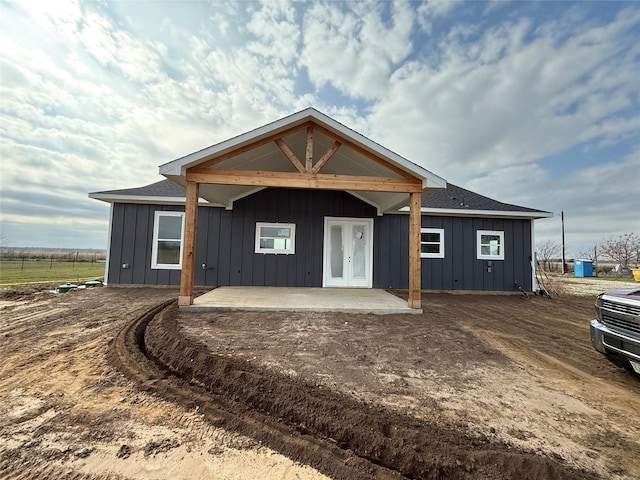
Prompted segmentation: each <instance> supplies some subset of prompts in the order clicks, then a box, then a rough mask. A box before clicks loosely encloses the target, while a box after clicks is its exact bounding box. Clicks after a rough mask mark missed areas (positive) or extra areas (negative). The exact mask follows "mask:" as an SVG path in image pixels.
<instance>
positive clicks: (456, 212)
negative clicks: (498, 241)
mask: <svg viewBox="0 0 640 480" xmlns="http://www.w3.org/2000/svg"><path fill="white" fill-rule="evenodd" d="M399 212H400V213H409V207H402V208H401V209H400V210H399ZM420 213H422V214H429V215H435V216H450V217H508V218H531V219H536V218H549V217H553V213H551V212H535V213H534V212H512V211H508V210H462V209H457V208H427V207H422V208H421V209H420Z"/></svg>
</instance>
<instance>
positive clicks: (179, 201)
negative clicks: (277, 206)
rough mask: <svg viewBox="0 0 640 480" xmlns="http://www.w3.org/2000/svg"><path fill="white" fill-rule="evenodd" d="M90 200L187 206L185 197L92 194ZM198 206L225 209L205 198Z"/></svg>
mask: <svg viewBox="0 0 640 480" xmlns="http://www.w3.org/2000/svg"><path fill="white" fill-rule="evenodd" d="M89 198H93V199H95V200H101V201H103V202H107V203H142V204H153V205H185V204H186V203H187V199H186V198H185V197H149V196H145V195H115V194H94V193H90V194H89ZM198 204H199V205H202V206H209V207H223V206H224V205H222V204H217V203H211V202H208V201H207V200H205V199H204V198H199V199H198Z"/></svg>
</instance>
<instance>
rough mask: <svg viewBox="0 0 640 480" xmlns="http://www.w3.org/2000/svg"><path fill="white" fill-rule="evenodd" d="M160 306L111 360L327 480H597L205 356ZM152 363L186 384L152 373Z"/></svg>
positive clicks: (125, 336) (119, 341) (120, 340)
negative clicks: (313, 469) (330, 478)
mask: <svg viewBox="0 0 640 480" xmlns="http://www.w3.org/2000/svg"><path fill="white" fill-rule="evenodd" d="M175 311H176V309H175V307H170V308H160V307H159V308H158V309H154V310H152V311H150V312H148V313H147V314H146V315H144V316H143V317H142V318H141V319H139V321H136V322H133V323H131V324H130V325H129V326H127V327H126V328H125V329H124V330H123V331H122V332H121V333H120V334H119V335H118V337H117V338H116V341H115V342H114V345H113V349H112V356H111V359H112V361H113V362H114V364H116V365H117V366H118V368H121V369H122V370H123V371H124V372H125V373H126V374H127V376H129V377H130V378H132V379H135V380H136V381H138V382H140V383H141V384H142V385H144V386H145V387H146V388H147V389H149V390H150V391H155V392H156V393H158V394H160V395H162V396H164V397H165V398H168V399H170V400H172V401H176V402H178V403H181V404H185V405H187V406H189V407H192V408H193V407H198V408H199V409H200V411H201V412H203V413H204V414H205V417H206V418H207V419H208V420H209V421H210V422H212V424H213V425H216V426H222V427H224V428H226V429H231V430H234V431H237V432H239V433H241V434H244V435H249V436H251V437H253V438H254V439H256V440H257V441H259V442H260V443H261V444H264V445H267V446H269V447H271V448H273V449H275V450H277V451H279V452H281V453H283V454H284V455H286V456H289V457H290V458H292V459H293V460H296V461H300V462H303V463H306V464H308V465H311V466H313V467H314V468H317V469H318V470H320V471H322V472H324V473H326V474H328V475H330V476H332V477H333V478H345V479H355V478H358V479H360V478H399V477H406V478H446V479H461V480H463V479H498V478H500V479H502V478H518V479H523V480H526V479H538V478H546V479H549V480H553V479H558V480H559V479H585V480H586V479H595V478H597V477H596V476H594V475H592V474H589V473H585V472H582V471H577V470H574V469H571V468H568V467H566V466H564V465H562V464H561V463H559V462H557V461H555V460H553V459H550V458H547V457H542V456H538V455H534V454H532V453H529V452H525V451H521V450H517V449H514V448H513V447H511V446H508V445H505V444H500V443H495V442H490V441H489V440H488V439H487V438H486V437H483V436H472V435H470V434H467V433H465V432H461V431H459V430H457V429H454V428H448V427H446V426H442V425H435V424H431V423H428V422H425V421H420V420H418V419H416V418H413V417H408V416H405V415H402V414H399V413H395V412H392V411H390V410H387V409H384V408H383V407H379V406H374V405H372V404H366V403H363V402H359V401H357V400H354V399H352V398H347V397H346V396H344V395H342V394H340V393H338V392H335V391H329V390H328V389H326V388H321V387H318V386H314V385H309V384H306V383H304V382H302V381H298V380H296V379H292V378H288V377H285V376H282V375H278V374H274V373H273V372H267V371H265V370H264V369H261V368H259V367H258V366H257V365H254V364H251V363H250V362H246V361H242V360H238V359H234V358H230V357H222V356H220V355H214V354H211V353H210V352H209V351H208V350H207V349H206V347H203V346H201V345H194V344H193V342H191V341H187V340H185V339H184V338H183V337H181V335H180V333H179V328H178V326H177V322H176V320H175ZM145 356H148V357H150V358H152V359H153V360H154V361H155V362H157V363H158V364H159V365H162V366H163V367H164V368H166V369H167V370H168V371H169V372H171V373H173V374H175V375H178V376H179V377H180V378H182V379H184V380H185V381H186V382H189V383H186V382H185V381H180V380H178V379H177V378H175V377H172V376H168V375H167V374H166V373H165V372H162V371H161V370H159V369H158V368H157V367H156V366H154V365H151V364H150V363H149V362H148V361H147V359H146V358H145Z"/></svg>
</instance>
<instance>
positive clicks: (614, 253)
mask: <svg viewBox="0 0 640 480" xmlns="http://www.w3.org/2000/svg"><path fill="white" fill-rule="evenodd" d="M599 250H600V253H601V254H602V255H603V256H604V257H607V258H609V259H611V260H613V261H614V262H616V263H618V264H620V266H621V267H622V268H629V265H630V264H633V263H635V266H636V267H637V266H638V262H639V261H640V237H639V236H638V235H634V234H633V233H624V234H622V235H620V236H618V237H617V238H614V237H611V238H609V239H608V240H605V241H604V242H603V243H602V245H600V249H599Z"/></svg>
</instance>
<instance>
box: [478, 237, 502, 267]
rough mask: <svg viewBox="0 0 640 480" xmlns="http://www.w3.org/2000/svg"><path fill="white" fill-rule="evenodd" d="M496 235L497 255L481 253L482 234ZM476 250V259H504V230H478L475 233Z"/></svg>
mask: <svg viewBox="0 0 640 480" xmlns="http://www.w3.org/2000/svg"><path fill="white" fill-rule="evenodd" d="M483 235H497V236H499V237H500V254H499V255H483V254H482V243H481V240H482V236H483ZM476 252H477V257H478V260H504V231H502V230H478V231H477V233H476Z"/></svg>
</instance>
